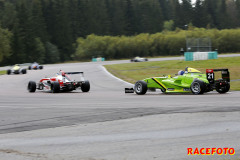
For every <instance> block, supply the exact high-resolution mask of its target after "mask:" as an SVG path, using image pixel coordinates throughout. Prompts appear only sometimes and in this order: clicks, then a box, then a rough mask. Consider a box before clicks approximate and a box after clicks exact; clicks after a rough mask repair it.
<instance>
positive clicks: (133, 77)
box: [104, 57, 240, 90]
mask: <svg viewBox="0 0 240 160" xmlns="http://www.w3.org/2000/svg"><path fill="white" fill-rule="evenodd" d="M239 62H240V57H226V58H218V59H213V60H201V61H183V60H171V61H155V62H141V63H125V64H114V65H105V66H104V67H106V69H107V70H108V71H109V72H110V73H112V74H113V75H115V76H116V77H119V78H121V79H123V80H125V81H127V82H130V83H135V82H136V81H137V80H141V79H144V78H148V77H161V76H163V75H172V76H174V75H175V74H176V73H177V72H178V71H179V70H184V69H185V67H192V68H196V69H198V70H200V71H202V72H203V73H204V72H205V71H206V68H209V69H211V68H228V69H229V71H230V78H231V80H236V81H232V82H231V90H240V63H239Z"/></svg>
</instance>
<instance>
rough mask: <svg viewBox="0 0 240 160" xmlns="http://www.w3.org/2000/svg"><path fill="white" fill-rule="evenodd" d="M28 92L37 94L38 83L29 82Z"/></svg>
mask: <svg viewBox="0 0 240 160" xmlns="http://www.w3.org/2000/svg"><path fill="white" fill-rule="evenodd" d="M28 91H29V92H35V91H36V82H34V81H29V82H28Z"/></svg>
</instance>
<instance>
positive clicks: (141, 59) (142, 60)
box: [130, 57, 148, 62]
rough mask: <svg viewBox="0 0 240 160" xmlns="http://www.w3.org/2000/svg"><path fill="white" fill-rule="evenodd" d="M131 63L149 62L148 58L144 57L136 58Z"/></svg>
mask: <svg viewBox="0 0 240 160" xmlns="http://www.w3.org/2000/svg"><path fill="white" fill-rule="evenodd" d="M130 61H131V62H146V61H148V59H147V58H143V57H134V58H133V59H131V60H130Z"/></svg>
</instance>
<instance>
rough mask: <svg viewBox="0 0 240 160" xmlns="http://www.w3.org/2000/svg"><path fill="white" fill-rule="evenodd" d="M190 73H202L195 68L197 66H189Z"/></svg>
mask: <svg viewBox="0 0 240 160" xmlns="http://www.w3.org/2000/svg"><path fill="white" fill-rule="evenodd" d="M187 72H188V73H201V72H200V71H199V70H197V69H195V68H189V67H188V69H187Z"/></svg>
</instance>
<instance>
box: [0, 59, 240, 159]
mask: <svg viewBox="0 0 240 160" xmlns="http://www.w3.org/2000/svg"><path fill="white" fill-rule="evenodd" d="M238 56H239V55H238ZM182 58H183V57H178V58H161V59H151V60H150V61H152V60H171V59H182ZM116 63H129V61H126V60H123V61H106V62H95V63H94V62H86V63H71V64H55V65H45V66H44V69H43V70H35V71H32V70H31V71H28V73H27V74H26V75H21V74H20V75H3V76H0V86H1V87H0V160H5V159H13V160H35V159H36V160H69V159H70V160H150V159H163V160H165V159H169V160H172V159H234V158H236V157H240V100H239V99H240V92H238V91H230V92H229V93H227V94H218V93H217V92H210V93H207V94H204V95H192V94H163V93H161V92H148V93H147V94H146V95H143V96H139V95H136V94H125V93H124V88H125V87H131V86H132V85H131V84H128V83H126V82H124V81H121V80H119V79H116V78H115V77H113V76H111V75H110V74H109V73H108V72H106V71H105V69H104V68H103V67H102V65H104V64H116ZM1 69H5V68H1ZM60 69H62V70H64V71H84V74H85V78H86V79H88V80H89V81H90V85H91V89H90V92H88V93H82V92H81V90H77V91H73V92H68V93H57V94H53V93H49V92H44V91H36V92H35V93H29V92H28V91H27V89H26V88H27V84H28V81H29V80H34V81H38V80H39V79H41V78H43V77H45V76H54V75H55V74H56V73H57V72H58V71H59V70H60ZM196 147H198V148H202V147H203V148H208V147H210V148H211V147H213V148H225V147H228V148H234V149H235V155H228V154H227V155H224V154H223V155H216V154H215V155H210V156H206V155H205V156H201V155H187V148H196Z"/></svg>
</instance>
